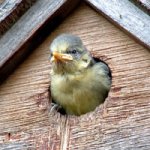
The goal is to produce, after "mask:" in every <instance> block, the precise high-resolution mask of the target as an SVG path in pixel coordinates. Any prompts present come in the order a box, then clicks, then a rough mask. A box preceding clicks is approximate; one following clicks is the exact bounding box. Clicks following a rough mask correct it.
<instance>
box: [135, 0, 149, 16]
mask: <svg viewBox="0 0 150 150" xmlns="http://www.w3.org/2000/svg"><path fill="white" fill-rule="evenodd" d="M133 2H135V4H137V5H138V6H139V7H140V8H142V9H143V10H144V11H145V12H147V13H148V14H150V1H149V0H133Z"/></svg>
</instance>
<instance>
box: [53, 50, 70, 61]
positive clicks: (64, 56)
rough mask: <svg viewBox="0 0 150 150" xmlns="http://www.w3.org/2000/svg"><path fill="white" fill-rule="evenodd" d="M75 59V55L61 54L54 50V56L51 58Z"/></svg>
mask: <svg viewBox="0 0 150 150" xmlns="http://www.w3.org/2000/svg"><path fill="white" fill-rule="evenodd" d="M70 60H73V57H72V56H71V55H69V54H61V53H58V52H53V57H52V58H51V61H52V62H53V61H55V62H57V61H70Z"/></svg>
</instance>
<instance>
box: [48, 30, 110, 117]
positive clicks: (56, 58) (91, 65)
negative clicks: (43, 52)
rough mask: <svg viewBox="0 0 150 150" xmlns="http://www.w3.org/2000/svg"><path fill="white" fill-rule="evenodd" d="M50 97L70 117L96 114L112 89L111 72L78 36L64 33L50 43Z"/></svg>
mask: <svg viewBox="0 0 150 150" xmlns="http://www.w3.org/2000/svg"><path fill="white" fill-rule="evenodd" d="M50 62H51V72H50V77H51V86H50V91H51V96H52V99H53V101H54V102H55V103H56V105H57V106H59V108H62V109H63V110H65V113H66V114H68V115H76V116H80V115H82V114H85V113H88V112H91V111H94V110H95V108H96V107H97V106H99V105H100V104H101V103H103V102H104V100H105V98H106V97H107V96H108V92H109V90H110V87H111V71H110V68H109V67H108V65H107V64H106V63H104V62H103V61H100V60H99V61H97V59H95V58H94V57H92V55H91V54H90V52H89V51H88V50H87V49H86V47H85V46H84V44H83V42H82V40H81V39H80V37H78V36H77V35H73V34H69V33H63V34H60V35H58V36H57V37H56V38H55V39H54V40H53V41H52V42H51V44H50Z"/></svg>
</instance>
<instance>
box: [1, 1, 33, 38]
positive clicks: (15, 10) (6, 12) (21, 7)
mask: <svg viewBox="0 0 150 150" xmlns="http://www.w3.org/2000/svg"><path fill="white" fill-rule="evenodd" d="M35 1H36V0H1V1H0V37H1V35H2V34H3V33H4V32H5V31H6V30H7V29H8V28H10V26H11V25H12V24H14V23H15V22H16V21H17V19H18V18H19V17H20V16H21V15H22V14H23V13H24V12H25V11H26V10H27V9H29V8H30V7H31V6H32V4H33V3H34V2H35Z"/></svg>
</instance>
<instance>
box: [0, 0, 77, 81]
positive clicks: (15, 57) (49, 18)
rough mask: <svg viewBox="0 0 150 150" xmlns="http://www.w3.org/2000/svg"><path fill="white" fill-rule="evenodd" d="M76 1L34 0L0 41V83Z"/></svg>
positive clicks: (64, 15) (67, 12) (74, 5)
mask: <svg viewBox="0 0 150 150" xmlns="http://www.w3.org/2000/svg"><path fill="white" fill-rule="evenodd" d="M78 2H79V0H76V1H74V0H57V1H55V0H42V1H41V0H37V1H36V3H35V4H34V5H33V6H32V7H31V9H29V10H28V11H27V12H26V13H25V14H24V15H23V16H22V17H21V18H20V19H19V20H18V21H17V23H16V24H14V25H13V27H12V28H11V29H10V30H9V32H6V34H4V35H3V36H2V37H1V38H0V46H1V50H0V82H2V81H3V80H4V79H5V78H6V77H7V76H8V75H9V74H10V72H12V71H13V70H14V68H15V67H16V66H17V65H18V64H19V62H21V61H22V60H23V59H24V58H25V57H26V55H28V53H30V52H31V51H32V50H33V47H35V46H38V44H39V43H40V42H41V41H42V40H43V39H44V37H46V35H47V34H50V31H52V29H53V28H55V27H56V26H57V25H58V24H59V23H60V21H62V20H63V19H64V17H66V15H67V14H69V12H70V11H71V10H72V9H73V8H75V7H76V5H77V4H78Z"/></svg>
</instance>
